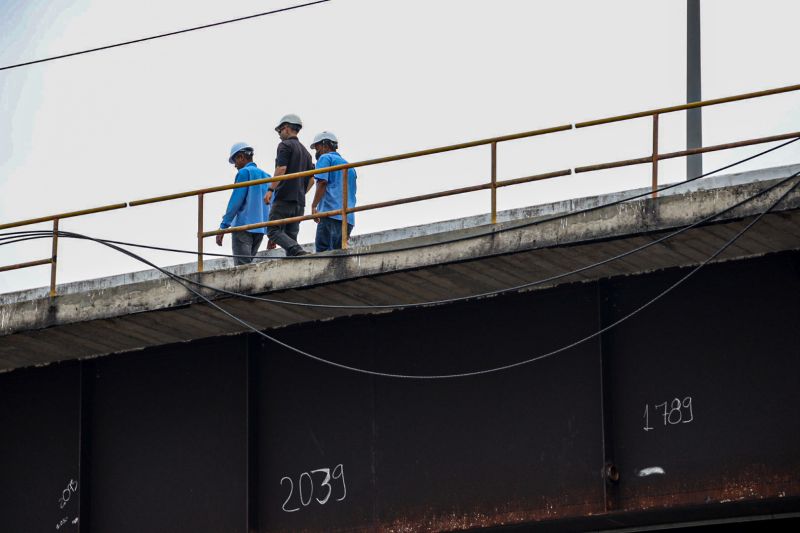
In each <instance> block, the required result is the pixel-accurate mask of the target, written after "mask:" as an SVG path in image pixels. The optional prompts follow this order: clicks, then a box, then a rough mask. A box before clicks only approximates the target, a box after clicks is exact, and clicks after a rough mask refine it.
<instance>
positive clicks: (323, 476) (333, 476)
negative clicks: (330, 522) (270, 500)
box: [281, 465, 347, 513]
mask: <svg viewBox="0 0 800 533" xmlns="http://www.w3.org/2000/svg"><path fill="white" fill-rule="evenodd" d="M314 474H318V475H317V476H316V482H317V484H316V486H317V487H318V488H319V489H320V490H321V494H319V496H323V497H321V498H320V497H319V496H317V497H316V498H314V486H315V478H314ZM284 481H288V484H289V495H288V496H286V500H285V501H284V502H283V505H282V506H281V509H283V510H284V511H286V512H287V513H294V512H295V511H299V510H300V509H301V507H299V506H298V507H294V508H292V509H289V508H287V505H289V502H290V501H291V500H292V496H293V495H294V492H295V491H294V481H293V480H292V478H290V477H288V476H283V477H282V478H281V486H283V483H284ZM331 481H335V482H336V485H341V490H340V491H337V493H341V497H339V498H336V501H337V502H341V501H344V499H345V498H346V497H347V485H346V484H345V482H344V467H343V466H342V465H336V467H335V468H334V469H333V472H332V473H331V469H330V468H318V469H316V470H311V471H309V472H303V473H302V474H300V477H299V478H298V479H297V494H298V499H299V502H300V505H301V506H302V507H308V506H309V505H311V501H312V500H316V501H317V503H318V504H320V505H325V504H326V503H328V500H330V498H331V496H332V495H333V486H332V485H331Z"/></svg>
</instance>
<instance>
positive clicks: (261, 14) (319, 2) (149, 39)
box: [0, 0, 330, 70]
mask: <svg viewBox="0 0 800 533" xmlns="http://www.w3.org/2000/svg"><path fill="white" fill-rule="evenodd" d="M324 2H330V0H316V1H314V2H308V3H306V4H300V5H296V6H290V7H283V8H280V9H274V10H272V11H265V12H263V13H256V14H255V15H248V16H246V17H238V18H235V19H230V20H223V21H221V22H214V23H211V24H204V25H202V26H195V27H193V28H185V29H183V30H177V31H171V32H169V33H160V34H158V35H152V36H150V37H143V38H141V39H134V40H132V41H125V42H122V43H116V44H109V45H106V46H99V47H97V48H90V49H88V50H82V51H80V52H72V53H69V54H61V55H58V56H52V57H47V58H44V59H36V60H34V61H26V62H25V63H17V64H16V65H8V66H5V67H0V70H9V69H12V68H18V67H24V66H27V65H35V64H36V63H45V62H47V61H54V60H56V59H64V58H65V57H72V56H79V55H83V54H89V53H91V52H99V51H101V50H108V49H109V48H118V47H120V46H127V45H129V44H137V43H142V42H145V41H152V40H154V39H161V38H162V37H171V36H173V35H179V34H181V33H189V32H192V31H197V30H204V29H207V28H213V27H216V26H222V25H225V24H231V23H233V22H241V21H243V20H249V19H254V18H258V17H265V16H267V15H275V14H277V13H283V12H284V11H291V10H293V9H299V8H301V7H308V6H313V5H315V4H322V3H324Z"/></svg>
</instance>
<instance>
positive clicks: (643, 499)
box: [620, 466, 800, 511]
mask: <svg viewBox="0 0 800 533" xmlns="http://www.w3.org/2000/svg"><path fill="white" fill-rule="evenodd" d="M715 481H717V482H716V483H714V484H713V485H712V484H710V483H709V482H708V480H706V481H697V482H683V483H679V484H675V483H671V484H664V483H659V485H658V486H657V489H656V488H655V487H654V490H653V491H652V492H649V493H646V492H645V491H643V490H641V489H637V491H636V492H637V495H636V497H630V498H626V497H625V496H624V495H623V497H622V499H621V506H620V507H621V508H620V511H642V510H648V509H654V508H665V507H682V506H687V505H699V504H714V503H729V502H741V501H746V500H766V499H778V498H785V497H786V496H787V495H789V496H800V476H798V475H797V474H790V473H775V472H774V471H769V470H768V469H767V468H765V467H760V466H753V467H749V468H747V469H744V470H742V471H741V472H740V473H738V474H736V475H733V476H726V477H723V478H720V479H717V480H715ZM623 492H624V491H623Z"/></svg>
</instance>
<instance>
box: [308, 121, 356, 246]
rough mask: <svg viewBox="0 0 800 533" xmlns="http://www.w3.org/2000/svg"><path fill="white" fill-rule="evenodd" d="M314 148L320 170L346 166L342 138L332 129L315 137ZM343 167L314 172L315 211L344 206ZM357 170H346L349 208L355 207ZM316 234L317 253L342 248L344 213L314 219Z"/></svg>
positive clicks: (351, 220)
mask: <svg viewBox="0 0 800 533" xmlns="http://www.w3.org/2000/svg"><path fill="white" fill-rule="evenodd" d="M311 149H312V150H314V151H315V153H316V156H317V167H316V168H317V169H321V168H327V167H333V166H338V165H346V164H347V161H346V160H345V159H344V158H343V157H342V156H341V155H339V152H338V150H339V139H338V138H337V137H336V135H334V134H333V133H332V132H330V131H323V132H321V133H318V134H317V135H315V136H314V142H313V143H311ZM343 176H344V171H343V170H334V171H332V172H321V173H319V174H316V175H314V178H315V182H316V190H315V191H314V200H313V201H312V202H311V212H312V213H324V212H326V211H337V210H341V209H342V192H343V191H342V185H343V181H344V180H343ZM357 178H358V176H357V175H356V169H354V168H349V169H347V207H348V208H350V207H355V206H356V180H357ZM355 217H356V216H355V214H354V213H348V214H347V235H348V236H349V235H350V234H351V233H352V232H353V227H354V226H355V223H356V218H355ZM314 221H315V222H316V223H317V235H316V239H315V240H314V247H315V248H316V251H317V252H325V251H327V250H339V249H341V247H342V215H332V216H330V217H320V218H315V219H314Z"/></svg>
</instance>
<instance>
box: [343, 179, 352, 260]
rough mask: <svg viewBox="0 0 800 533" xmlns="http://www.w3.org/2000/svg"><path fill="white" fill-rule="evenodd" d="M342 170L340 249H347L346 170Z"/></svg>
mask: <svg viewBox="0 0 800 533" xmlns="http://www.w3.org/2000/svg"><path fill="white" fill-rule="evenodd" d="M348 170H350V169H349V168H346V169H344V170H342V250H347V171H348Z"/></svg>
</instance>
